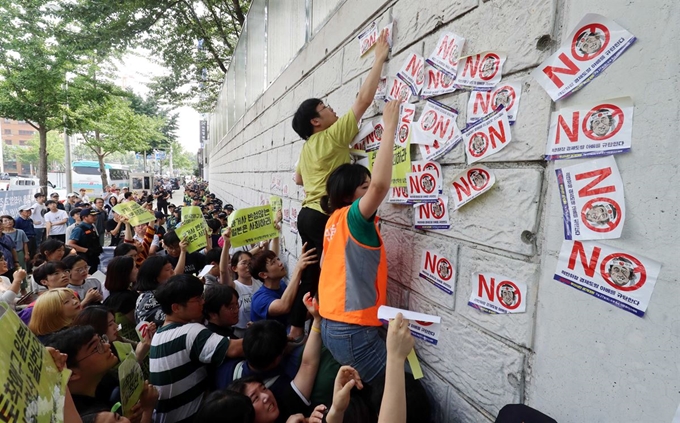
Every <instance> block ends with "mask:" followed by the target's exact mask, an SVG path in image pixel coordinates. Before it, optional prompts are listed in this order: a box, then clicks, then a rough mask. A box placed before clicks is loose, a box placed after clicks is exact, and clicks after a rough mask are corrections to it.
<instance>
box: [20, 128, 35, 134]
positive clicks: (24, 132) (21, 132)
mask: <svg viewBox="0 0 680 423" xmlns="http://www.w3.org/2000/svg"><path fill="white" fill-rule="evenodd" d="M34 133H35V131H26V130H24V129H19V135H33V134H34Z"/></svg>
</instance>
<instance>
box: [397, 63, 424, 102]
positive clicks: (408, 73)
mask: <svg viewBox="0 0 680 423" xmlns="http://www.w3.org/2000/svg"><path fill="white" fill-rule="evenodd" d="M397 78H399V79H401V80H402V81H404V82H405V83H406V85H408V86H409V88H411V94H413V95H418V94H420V90H422V89H423V85H425V60H424V59H423V58H422V57H420V55H419V54H417V53H411V55H410V56H408V57H407V58H406V61H405V62H404V64H403V65H402V66H401V69H399V71H397Z"/></svg>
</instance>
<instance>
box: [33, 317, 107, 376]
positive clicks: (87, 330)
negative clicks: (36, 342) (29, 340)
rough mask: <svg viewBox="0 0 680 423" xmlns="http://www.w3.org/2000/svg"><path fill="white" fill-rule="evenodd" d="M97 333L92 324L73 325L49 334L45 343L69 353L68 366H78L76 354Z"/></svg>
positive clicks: (47, 345) (63, 352)
mask: <svg viewBox="0 0 680 423" xmlns="http://www.w3.org/2000/svg"><path fill="white" fill-rule="evenodd" d="M94 335H95V332H94V328H93V327H92V326H72V327H69V328H66V329H62V330H60V331H57V332H54V333H53V334H51V335H49V336H48V338H47V339H46V340H45V342H44V344H45V346H46V347H52V348H54V349H57V350H59V352H61V353H62V354H66V355H68V357H67V358H66V366H67V367H68V368H69V369H72V368H74V367H78V361H77V359H76V356H77V355H78V351H80V349H81V348H83V347H85V346H87V344H88V343H89V342H90V341H91V340H92V337H93V336H94Z"/></svg>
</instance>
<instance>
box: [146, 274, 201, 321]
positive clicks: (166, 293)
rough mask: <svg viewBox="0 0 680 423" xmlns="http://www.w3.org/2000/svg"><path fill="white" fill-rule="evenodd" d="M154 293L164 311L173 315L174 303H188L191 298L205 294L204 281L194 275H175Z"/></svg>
mask: <svg viewBox="0 0 680 423" xmlns="http://www.w3.org/2000/svg"><path fill="white" fill-rule="evenodd" d="M154 295H155V297H156V301H158V304H160V305H161V310H163V313H165V314H166V315H168V316H171V315H172V305H173V304H181V305H186V303H187V302H189V300H190V299H192V298H195V297H200V296H201V295H203V283H201V280H200V279H198V278H197V277H196V276H194V275H188V274H186V273H184V274H181V275H175V276H172V277H171V278H170V279H168V281H167V282H166V283H165V284H163V285H161V286H160V287H159V288H158V289H157V290H156V292H155V293H154Z"/></svg>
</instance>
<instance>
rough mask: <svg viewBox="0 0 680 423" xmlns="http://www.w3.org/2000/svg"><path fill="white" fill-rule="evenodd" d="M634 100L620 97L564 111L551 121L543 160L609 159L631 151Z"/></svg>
mask: <svg viewBox="0 0 680 423" xmlns="http://www.w3.org/2000/svg"><path fill="white" fill-rule="evenodd" d="M633 109H634V107H633V99H631V98H630V97H621V98H615V99H611V100H603V101H599V102H597V103H590V104H586V105H582V106H574V107H563V108H561V109H560V110H558V111H556V112H553V114H552V115H551V117H550V132H549V133H548V143H547V145H546V148H545V158H546V160H556V159H577V158H581V157H593V156H608V155H611V154H618V153H626V152H628V151H630V149H631V144H632V138H633Z"/></svg>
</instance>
